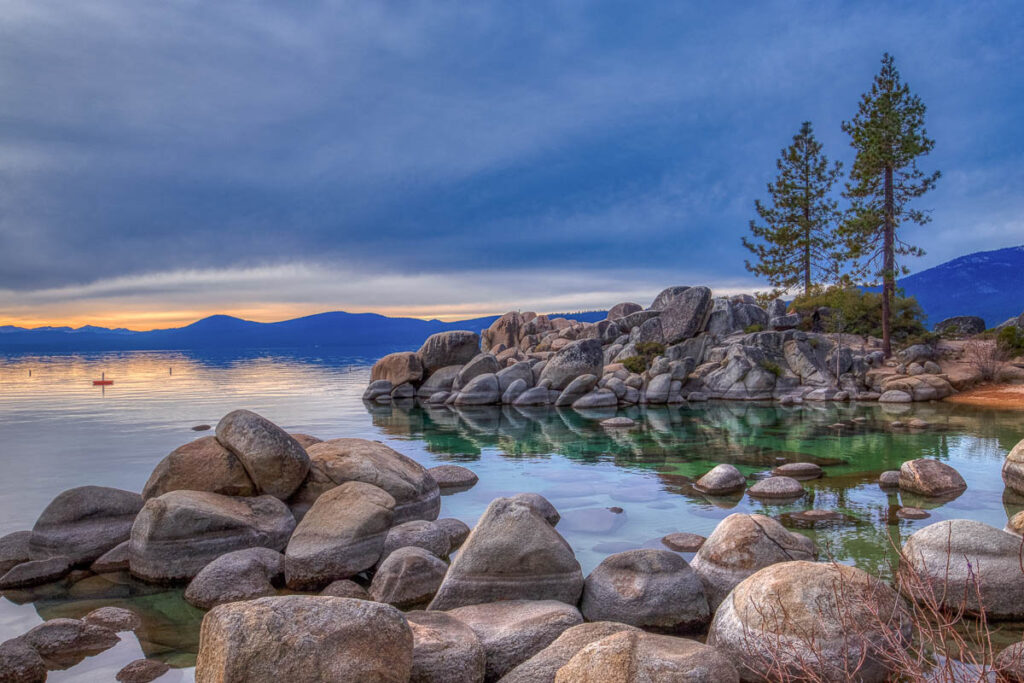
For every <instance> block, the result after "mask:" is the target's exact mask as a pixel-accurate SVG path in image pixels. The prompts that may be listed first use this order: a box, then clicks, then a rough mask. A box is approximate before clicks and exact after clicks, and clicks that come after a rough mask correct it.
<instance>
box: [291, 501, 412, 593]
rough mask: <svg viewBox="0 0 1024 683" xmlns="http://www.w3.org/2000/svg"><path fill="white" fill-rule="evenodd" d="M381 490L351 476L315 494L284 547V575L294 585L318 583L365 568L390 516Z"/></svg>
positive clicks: (309, 587)
mask: <svg viewBox="0 0 1024 683" xmlns="http://www.w3.org/2000/svg"><path fill="white" fill-rule="evenodd" d="M394 509H395V499H394V498H392V497H391V496H390V495H389V494H388V493H387V491H385V490H384V489H381V488H378V487H376V486H373V485H372V484H366V483H363V482H361V481H350V482H346V483H344V484H342V485H341V486H338V487H337V488H334V489H331V490H330V491H328V492H327V493H325V494H324V495H322V496H320V497H319V498H318V499H317V501H316V502H315V503H314V504H313V507H311V508H310V509H309V512H307V513H306V515H305V517H303V518H302V521H301V522H299V525H298V526H297V527H296V528H295V533H294V534H292V537H291V540H289V541H288V547H287V549H286V550H285V580H286V582H287V584H288V587H289V588H292V589H294V590H314V589H317V588H322V587H323V586H326V585H327V584H329V583H331V582H332V581H335V580H337V579H347V578H349V577H351V576H355V575H356V574H358V573H359V572H361V571H363V570H366V569H369V568H371V567H373V565H374V564H376V562H377V560H379V559H380V554H381V551H382V550H383V549H384V538H385V537H386V536H387V532H388V529H389V528H390V527H391V522H392V520H393V518H394Z"/></svg>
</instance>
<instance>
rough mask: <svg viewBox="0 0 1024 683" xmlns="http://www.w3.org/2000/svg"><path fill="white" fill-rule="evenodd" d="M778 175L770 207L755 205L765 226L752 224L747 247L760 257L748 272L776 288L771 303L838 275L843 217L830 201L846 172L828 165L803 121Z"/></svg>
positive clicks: (770, 190) (779, 163) (772, 186)
mask: <svg viewBox="0 0 1024 683" xmlns="http://www.w3.org/2000/svg"><path fill="white" fill-rule="evenodd" d="M775 166H776V168H778V170H779V175H778V176H777V177H776V178H775V181H774V182H773V183H771V184H769V185H768V195H769V197H770V202H769V204H767V205H766V204H762V203H761V202H760V201H755V202H754V209H755V210H756V211H757V214H758V216H759V217H760V220H761V221H762V223H763V225H759V224H758V223H757V222H756V221H750V232H751V234H752V235H753V237H754V238H755V240H756V241H751V240H748V239H747V238H746V237H744V238H743V246H744V247H746V248H747V249H749V250H750V252H751V253H752V254H754V255H755V256H756V257H757V261H756V263H753V264H752V263H751V262H750V261H746V267H747V270H749V271H750V272H751V273H753V274H754V275H758V276H760V277H763V278H765V279H766V280H768V282H769V283H770V284H771V285H772V286H773V287H775V291H774V292H772V293H771V294H772V297H771V298H775V297H776V296H778V295H780V294H782V293H784V292H787V291H790V290H793V289H797V288H799V287H802V288H803V292H804V295H808V294H810V293H811V286H812V285H813V284H814V283H815V282H818V281H820V280H821V279H822V278H824V277H828V276H830V275H831V274H832V273H833V272H834V271H835V269H836V266H835V262H836V248H837V244H838V242H837V239H836V234H835V232H836V224H837V223H838V221H839V218H840V216H841V214H840V213H839V209H838V205H837V203H836V201H835V200H834V199H832V197H831V195H832V186H833V185H834V184H835V182H836V179H837V178H838V177H839V174H840V171H841V169H842V166H841V165H840V164H839V163H838V162H836V163H833V164H830V163H829V161H828V157H826V156H825V155H824V154H822V153H821V143H820V142H818V141H817V139H815V137H814V129H813V128H812V126H811V122H810V121H804V122H803V124H802V125H801V126H800V131H799V132H798V133H797V134H796V135H794V136H793V144H791V145H790V146H789V147H788V148H786V149H784V150H782V152H781V153H780V156H779V159H778V160H777V161H776V162H775Z"/></svg>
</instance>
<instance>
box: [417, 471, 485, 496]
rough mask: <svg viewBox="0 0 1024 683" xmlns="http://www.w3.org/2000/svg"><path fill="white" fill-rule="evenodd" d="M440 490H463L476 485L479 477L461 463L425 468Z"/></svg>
mask: <svg viewBox="0 0 1024 683" xmlns="http://www.w3.org/2000/svg"><path fill="white" fill-rule="evenodd" d="M427 472H430V476H432V477H433V478H434V481H436V482H437V485H438V487H439V488H440V489H441V490H442V491H450V490H457V491H465V490H466V489H468V488H471V487H472V486H474V485H476V483H477V482H478V481H480V477H478V476H476V473H475V472H474V471H473V470H471V469H469V468H468V467H463V466H462V465H437V466H436V467H431V468H430V469H428V470H427Z"/></svg>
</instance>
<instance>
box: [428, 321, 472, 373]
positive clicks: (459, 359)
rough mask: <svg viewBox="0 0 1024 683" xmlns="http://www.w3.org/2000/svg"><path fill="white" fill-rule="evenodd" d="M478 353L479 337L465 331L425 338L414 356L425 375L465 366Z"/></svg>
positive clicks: (453, 331) (443, 333) (440, 333)
mask: <svg viewBox="0 0 1024 683" xmlns="http://www.w3.org/2000/svg"><path fill="white" fill-rule="evenodd" d="M478 353H480V335H478V334H476V333H475V332H469V331H467V330H452V331H450V332H438V333H437V334H432V335H430V336H429V337H427V340H426V341H425V342H423V346H421V347H420V350H419V351H417V352H416V354H417V355H418V356H419V357H420V362H421V363H422V365H423V372H424V373H425V374H426V375H428V376H429V375H430V374H431V373H433V372H435V371H437V370H439V369H441V368H443V367H446V366H452V365H465V364H466V363H468V362H469V361H471V360H473V357H474V356H476V355H477V354H478Z"/></svg>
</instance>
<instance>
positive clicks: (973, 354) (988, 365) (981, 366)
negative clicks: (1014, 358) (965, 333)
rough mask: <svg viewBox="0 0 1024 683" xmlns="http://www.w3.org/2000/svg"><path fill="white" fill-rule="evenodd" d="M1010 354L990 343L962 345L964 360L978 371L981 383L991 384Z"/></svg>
mask: <svg viewBox="0 0 1024 683" xmlns="http://www.w3.org/2000/svg"><path fill="white" fill-rule="evenodd" d="M1009 356H1010V352H1009V351H1007V350H1006V349H1004V348H1002V347H1001V346H999V344H998V343H993V342H991V341H969V342H967V344H965V345H964V360H966V361H967V363H968V364H969V365H970V366H971V367H973V368H974V369H975V370H977V371H978V374H980V375H981V379H982V381H985V382H992V381H994V380H995V379H996V378H997V377H999V371H1000V370H1002V369H1003V366H1004V365H1006V361H1007V359H1008V358H1009Z"/></svg>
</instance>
